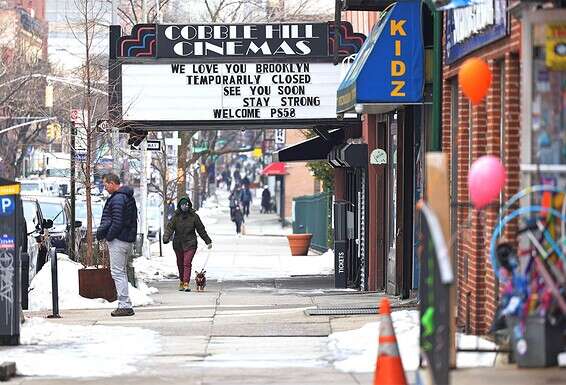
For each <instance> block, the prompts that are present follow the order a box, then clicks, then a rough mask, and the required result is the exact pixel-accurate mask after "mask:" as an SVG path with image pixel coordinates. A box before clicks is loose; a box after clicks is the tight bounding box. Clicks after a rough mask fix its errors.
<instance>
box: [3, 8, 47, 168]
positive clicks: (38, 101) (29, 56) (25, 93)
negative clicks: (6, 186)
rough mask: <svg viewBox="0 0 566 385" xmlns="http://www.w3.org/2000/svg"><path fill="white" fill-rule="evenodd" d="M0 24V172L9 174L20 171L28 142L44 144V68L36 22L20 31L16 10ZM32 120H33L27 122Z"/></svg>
mask: <svg viewBox="0 0 566 385" xmlns="http://www.w3.org/2000/svg"><path fill="white" fill-rule="evenodd" d="M7 12H8V13H7V15H4V16H11V15H12V14H13V18H14V19H13V21H11V22H10V21H9V20H10V18H7V17H4V18H2V20H3V24H2V25H0V36H1V38H0V58H1V60H0V61H1V62H2V67H1V68H0V115H1V116H0V166H1V168H2V169H1V170H0V172H1V173H2V174H3V175H6V176H8V177H11V178H15V177H18V176H21V175H22V174H23V161H24V159H25V157H26V154H27V149H28V148H29V147H31V146H36V145H46V144H48V143H47V141H46V138H45V134H44V132H45V130H44V128H45V126H46V124H47V123H48V118H49V114H48V113H47V111H46V110H45V108H44V107H43V98H44V90H45V80H44V77H42V76H41V75H45V74H47V72H48V67H47V65H46V64H45V62H44V61H42V60H40V59H41V58H42V51H43V42H42V38H41V33H42V32H43V31H42V30H41V29H40V25H39V24H38V25H36V28H35V29H34V30H32V33H27V31H26V33H25V34H24V33H21V32H20V27H19V26H18V21H17V20H19V17H16V16H18V15H17V13H16V12H24V11H15V10H10V11H7ZM32 121H36V122H37V123H32V124H29V123H30V122H32Z"/></svg>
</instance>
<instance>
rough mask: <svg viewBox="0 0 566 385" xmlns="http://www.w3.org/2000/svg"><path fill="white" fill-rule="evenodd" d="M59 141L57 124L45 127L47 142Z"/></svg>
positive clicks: (59, 127) (58, 126)
mask: <svg viewBox="0 0 566 385" xmlns="http://www.w3.org/2000/svg"><path fill="white" fill-rule="evenodd" d="M59 139H61V125H60V124H59V123H57V122H54V123H49V124H48V125H47V140H59Z"/></svg>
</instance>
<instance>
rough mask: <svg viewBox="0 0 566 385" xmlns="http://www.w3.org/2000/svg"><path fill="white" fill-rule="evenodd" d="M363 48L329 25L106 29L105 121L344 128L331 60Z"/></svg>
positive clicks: (356, 37) (346, 29)
mask: <svg viewBox="0 0 566 385" xmlns="http://www.w3.org/2000/svg"><path fill="white" fill-rule="evenodd" d="M364 39H365V36H364V35H361V34H357V33H354V32H353V30H352V26H351V25H350V24H349V23H343V24H342V25H341V27H340V39H338V40H336V34H335V28H334V25H333V23H295V24H289V23H284V24H234V25H219V24H197V25H181V24H174V25H155V24H142V25H136V26H135V27H134V28H133V29H132V34H131V35H130V36H121V30H120V27H118V26H112V27H111V45H110V65H109V68H110V70H109V78H110V83H109V91H110V92H109V94H110V108H109V111H110V115H111V119H112V120H114V121H118V122H121V124H119V125H121V126H122V127H126V128H141V129H160V128H161V129H166V128H173V127H175V128H176V129H183V127H187V128H191V127H198V128H200V129H203V128H204V129H206V128H215V129H218V128H242V127H246V128H253V126H261V127H265V123H269V127H271V128H294V127H309V126H315V125H320V124H325V125H327V126H328V125H332V124H340V125H342V126H343V125H344V124H345V123H348V121H347V120H346V122H344V121H341V122H338V120H337V117H336V90H337V88H338V85H339V83H340V80H341V79H340V77H341V73H343V70H342V69H341V67H340V65H334V62H333V59H334V57H333V52H334V50H335V48H336V47H337V48H338V52H339V55H340V56H341V57H345V56H347V55H351V54H353V53H356V52H358V50H359V49H360V47H361V46H362V44H363V42H364ZM354 121H355V122H358V120H357V119H355V120H354ZM349 123H352V120H350V122H349Z"/></svg>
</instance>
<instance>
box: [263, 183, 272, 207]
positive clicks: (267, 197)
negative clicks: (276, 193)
mask: <svg viewBox="0 0 566 385" xmlns="http://www.w3.org/2000/svg"><path fill="white" fill-rule="evenodd" d="M261 210H262V212H263V213H264V214H266V213H269V212H270V211H271V191H269V187H268V186H265V187H264V188H263V191H262V193H261Z"/></svg>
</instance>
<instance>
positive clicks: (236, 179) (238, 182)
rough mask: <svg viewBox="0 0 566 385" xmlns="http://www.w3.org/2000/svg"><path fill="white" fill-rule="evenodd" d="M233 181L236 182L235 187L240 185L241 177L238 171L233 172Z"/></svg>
mask: <svg viewBox="0 0 566 385" xmlns="http://www.w3.org/2000/svg"><path fill="white" fill-rule="evenodd" d="M234 180H235V181H236V186H240V184H241V183H242V175H241V174H240V171H238V170H236V171H234Z"/></svg>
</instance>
